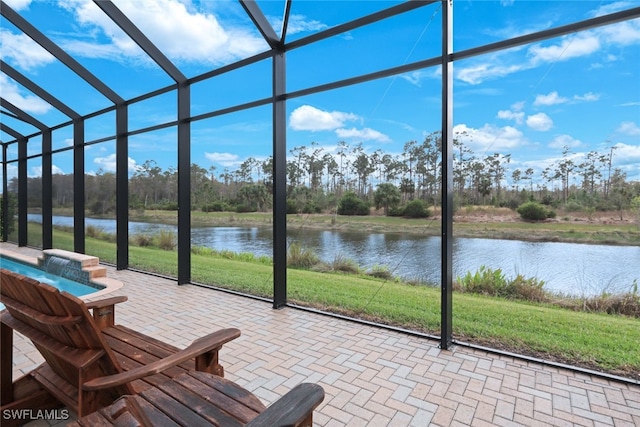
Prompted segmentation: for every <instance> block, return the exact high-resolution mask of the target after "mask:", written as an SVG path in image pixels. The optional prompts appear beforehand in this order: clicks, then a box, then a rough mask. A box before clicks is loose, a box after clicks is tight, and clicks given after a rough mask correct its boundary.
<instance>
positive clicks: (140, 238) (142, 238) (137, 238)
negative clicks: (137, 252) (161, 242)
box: [131, 234, 153, 248]
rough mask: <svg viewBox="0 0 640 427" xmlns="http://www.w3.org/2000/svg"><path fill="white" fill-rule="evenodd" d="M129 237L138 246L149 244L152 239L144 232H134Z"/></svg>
mask: <svg viewBox="0 0 640 427" xmlns="http://www.w3.org/2000/svg"><path fill="white" fill-rule="evenodd" d="M131 239H132V240H133V243H134V244H135V245H136V246H140V247H143V248H145V247H147V246H149V245H151V242H152V241H153V239H152V238H151V236H148V235H146V234H134V235H133V236H131Z"/></svg>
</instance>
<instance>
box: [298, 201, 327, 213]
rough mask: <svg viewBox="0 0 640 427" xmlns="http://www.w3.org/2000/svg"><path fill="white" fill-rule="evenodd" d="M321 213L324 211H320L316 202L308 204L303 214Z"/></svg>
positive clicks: (303, 209)
mask: <svg viewBox="0 0 640 427" xmlns="http://www.w3.org/2000/svg"><path fill="white" fill-rule="evenodd" d="M321 211H322V209H320V207H319V206H318V205H316V204H315V203H314V202H307V203H305V205H304V207H303V208H302V213H305V214H313V213H320V212H321Z"/></svg>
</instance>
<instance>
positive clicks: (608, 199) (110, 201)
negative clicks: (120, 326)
mask: <svg viewBox="0 0 640 427" xmlns="http://www.w3.org/2000/svg"><path fill="white" fill-rule="evenodd" d="M441 143H442V141H441V138H440V133H439V132H434V133H431V134H429V135H427V136H426V137H425V139H424V140H423V141H422V142H418V141H409V142H407V143H405V144H404V146H403V150H402V153H400V154H389V153H385V152H383V151H382V150H381V149H378V150H375V151H374V152H372V153H367V152H366V151H365V149H364V147H363V145H362V143H358V144H355V145H349V144H348V143H346V142H344V141H340V142H339V143H338V144H337V149H336V150H335V151H334V152H329V151H327V149H325V148H324V147H321V146H320V145H319V144H317V143H316V142H311V144H310V145H308V146H299V147H294V148H293V149H291V150H290V151H289V153H290V156H288V160H287V165H286V171H287V208H288V211H289V212H291V213H294V212H304V213H314V212H323V211H333V210H335V209H337V207H338V204H339V201H340V200H341V199H342V198H343V197H344V195H345V194H347V193H348V194H349V195H350V197H351V198H353V196H354V195H355V197H357V198H358V199H359V200H362V201H363V202H364V203H367V204H370V205H376V206H377V207H378V208H380V207H384V208H385V213H389V209H390V208H394V207H397V206H403V205H406V204H407V203H409V202H411V201H412V200H422V201H424V202H425V203H426V204H430V205H433V206H436V205H437V204H438V203H439V200H440V193H441V178H442V170H441V166H442V164H441V161H442V158H441ZM453 145H454V169H453V182H454V194H455V204H456V206H465V205H486V204H491V205H494V206H507V207H511V208H513V209H515V208H516V207H517V206H519V205H520V204H522V203H524V202H527V201H538V202H540V203H543V204H547V205H554V206H555V207H559V206H560V205H562V206H563V207H565V208H569V209H570V210H571V209H573V210H582V209H590V210H602V211H605V210H618V211H620V212H621V211H622V210H624V209H626V208H628V207H629V206H630V204H631V200H632V199H633V198H634V197H636V196H639V195H640V182H637V181H628V180H627V176H626V174H625V173H624V172H623V171H622V170H621V169H620V168H617V167H614V160H615V147H611V148H610V149H608V151H607V152H597V151H590V152H589V153H587V154H585V155H584V156H582V157H581V158H579V159H577V158H576V157H575V156H574V155H573V153H571V152H570V150H569V148H568V147H565V148H564V149H563V150H562V157H560V158H559V160H556V161H555V162H554V163H553V164H552V165H550V166H549V167H547V168H545V169H544V170H542V171H538V172H536V171H534V169H533V168H526V169H523V168H514V167H511V160H512V158H511V154H502V153H497V152H496V153H492V154H488V155H487V154H483V155H478V154H476V153H474V152H473V151H472V150H471V149H470V148H469V147H468V146H467V145H465V144H464V142H462V141H461V140H460V139H454V144H453ZM190 175H191V204H192V206H191V209H192V210H196V209H200V210H203V211H222V210H232V211H238V212H242V211H267V210H269V209H270V208H271V195H272V191H273V159H272V158H271V157H268V158H266V159H263V160H259V159H256V158H254V157H249V158H247V159H246V160H245V161H243V162H242V163H241V164H240V165H239V166H238V167H237V168H235V169H231V168H229V167H225V168H224V169H223V170H218V169H217V168H216V167H215V166H211V167H209V168H208V169H207V168H204V167H202V166H199V165H197V164H195V163H194V164H192V165H191V173H190ZM177 176H178V174H177V170H176V169H175V168H172V167H170V168H168V169H165V170H163V169H162V168H160V167H159V166H158V164H157V163H156V162H155V161H154V160H147V161H145V162H144V163H143V164H142V165H140V166H138V167H137V168H136V171H135V173H134V174H133V175H132V176H131V177H130V178H129V207H130V208H131V209H177V207H178V206H177V191H178V187H177ZM115 182H116V177H115V174H114V173H112V172H104V171H102V170H100V171H98V173H96V174H93V175H86V176H85V205H86V207H87V209H88V211H89V212H90V213H91V214H94V215H107V214H109V213H110V212H113V211H114V210H115V204H116V196H115V185H116V184H115ZM52 185H53V206H54V208H58V207H61V208H64V207H71V206H73V174H56V175H53V177H52ZM9 191H10V192H17V178H13V179H12V180H11V181H10V183H9ZM27 192H28V205H29V207H30V208H38V207H40V206H41V200H42V185H41V178H40V177H31V178H28V182H27Z"/></svg>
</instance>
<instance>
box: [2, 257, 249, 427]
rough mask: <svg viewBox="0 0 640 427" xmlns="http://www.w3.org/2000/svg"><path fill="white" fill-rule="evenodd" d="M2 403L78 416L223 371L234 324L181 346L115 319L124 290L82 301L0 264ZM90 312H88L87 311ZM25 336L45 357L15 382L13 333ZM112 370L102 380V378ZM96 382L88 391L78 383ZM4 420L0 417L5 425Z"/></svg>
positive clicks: (235, 332)
mask: <svg viewBox="0 0 640 427" xmlns="http://www.w3.org/2000/svg"><path fill="white" fill-rule="evenodd" d="M0 280H1V281H0V285H1V286H0V294H1V298H0V301H1V302H2V303H3V304H4V305H5V306H6V309H5V310H3V311H2V313H1V314H0V321H1V328H2V329H1V331H0V333H1V335H0V340H1V347H0V360H1V361H0V368H1V371H0V375H1V377H0V402H1V404H2V408H1V410H2V412H0V413H3V414H4V413H5V412H4V411H5V410H7V409H8V410H15V409H32V410H33V409H44V408H53V407H59V406H61V404H62V405H64V406H66V407H68V408H70V409H72V410H74V411H75V412H76V413H77V414H78V416H79V417H83V416H85V415H87V414H89V413H92V412H94V411H96V410H97V409H99V408H102V407H105V406H107V405H110V404H111V403H113V402H114V401H115V400H116V399H117V398H119V397H120V396H123V395H134V394H137V393H140V392H141V391H143V390H146V389H149V388H151V387H153V386H157V385H160V384H162V383H164V382H166V381H169V380H171V379H172V378H174V377H176V376H178V375H180V374H182V373H185V372H190V371H194V370H195V371H204V372H208V373H211V374H216V375H218V376H223V369H222V367H221V366H220V364H219V362H218V352H219V351H220V349H221V348H222V346H223V345H224V344H225V343H227V342H229V341H231V340H233V339H235V338H237V337H239V336H240V331H239V330H238V329H235V328H229V329H222V330H219V331H217V332H214V333H212V334H210V335H207V336H205V337H203V338H200V339H197V340H195V341H194V342H193V343H192V344H191V345H190V346H188V347H187V348H185V349H184V350H180V349H178V348H177V347H174V346H172V345H170V344H167V343H164V342H162V341H159V340H156V339H154V338H152V337H149V336H146V335H144V334H141V333H139V332H136V331H134V330H132V329H129V328H127V327H125V326H121V325H116V324H115V322H114V319H115V318H114V310H115V304H116V303H119V302H123V301H126V297H113V298H108V299H105V300H102V301H97V302H91V303H86V304H85V303H84V302H83V301H82V300H80V299H79V298H77V297H75V296H73V295H71V294H68V293H66V292H59V291H58V289H56V288H54V287H52V286H50V285H47V284H43V283H40V282H37V281H35V280H33V279H30V278H28V277H25V276H22V275H19V274H16V273H14V272H11V271H8V270H4V269H2V270H0ZM90 309H91V310H92V311H93V315H92V314H91V313H90V312H89V310H90ZM14 331H16V332H20V333H21V334H23V335H24V336H26V337H27V338H29V339H30V340H31V341H32V342H33V344H34V345H35V347H36V348H37V349H38V351H39V352H40V353H41V354H42V356H43V357H44V359H45V363H43V364H42V365H40V366H39V367H38V368H36V369H34V370H33V371H32V372H30V373H29V374H27V375H25V376H24V377H22V378H20V379H18V380H17V381H15V382H13V381H12V369H13V368H12V365H13V362H12V361H13V332H14ZM113 375H115V380H114V381H106V382H103V383H102V384H101V385H100V383H99V379H100V378H102V377H109V376H113ZM91 380H93V381H94V382H95V381H98V384H99V385H98V387H93V388H92V389H91V390H87V389H86V388H85V387H83V385H84V384H85V383H87V382H89V381H91ZM5 422H6V423H7V425H8V424H9V422H8V421H7V420H3V425H5Z"/></svg>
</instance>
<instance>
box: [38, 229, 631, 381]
mask: <svg viewBox="0 0 640 427" xmlns="http://www.w3.org/2000/svg"><path fill="white" fill-rule="evenodd" d="M37 228H38V227H37V226H33V225H32V224H30V227H29V232H30V233H32V232H33V233H36V234H37ZM33 240H37V239H36V237H33ZM30 241H32V240H30ZM54 244H55V247H57V248H60V249H68V250H72V249H73V240H72V235H71V234H70V233H68V232H64V231H60V230H54ZM129 251H130V266H131V267H135V268H139V269H142V270H146V271H153V272H156V273H162V274H166V275H169V276H176V272H177V253H176V252H175V251H163V250H160V249H155V248H150V247H147V248H141V247H135V246H130V248H129ZM86 252H87V253H88V254H91V255H95V256H98V257H99V258H100V259H101V260H102V261H107V262H111V263H114V262H115V256H116V251H115V244H113V243H109V242H105V241H101V240H96V239H92V238H87V239H86ZM192 280H193V281H194V282H198V283H204V284H214V285H216V286H220V287H224V288H229V289H233V290H237V291H241V292H245V293H249V294H253V295H258V296H264V297H270V296H271V295H272V292H273V275H272V267H271V266H270V265H266V264H265V263H261V262H258V261H246V260H244V261H241V260H237V259H227V258H225V257H222V256H214V255H210V254H208V255H199V254H196V253H192ZM287 288H288V299H289V301H290V302H293V303H296V304H300V305H306V306H311V307H315V308H320V309H323V310H327V311H331V312H336V313H341V314H346V315H349V316H353V317H358V318H363V319H367V320H373V321H377V322H380V323H383V324H389V325H394V326H400V327H404V328H408V329H414V330H417V331H420V332H426V333H431V334H434V335H439V328H440V291H439V289H437V288H430V287H425V286H412V285H407V284H404V283H400V282H395V281H384V280H381V279H375V278H372V277H368V276H362V275H344V274H337V273H319V272H313V271H306V270H295V269H289V270H288V273H287ZM453 331H454V338H455V339H456V340H458V341H464V342H472V343H477V344H481V345H486V346H488V347H493V348H499V349H503V350H507V351H512V352H516V353H521V354H526V355H531V356H536V357H540V358H544V359H548V360H554V361H559V362H563V363H567V364H571V365H576V366H582V367H587V368H591V369H596V370H601V371H605V372H609V373H613V374H617V375H622V376H627V377H633V378H636V379H640V319H634V318H630V317H624V316H613V315H607V314H595V313H583V312H575V311H570V310H566V309H562V308H558V307H551V306H546V305H540V304H533V303H524V302H514V301H508V300H504V299H499V298H492V297H485V296H478V295H471V294H461V293H454V297H453Z"/></svg>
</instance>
